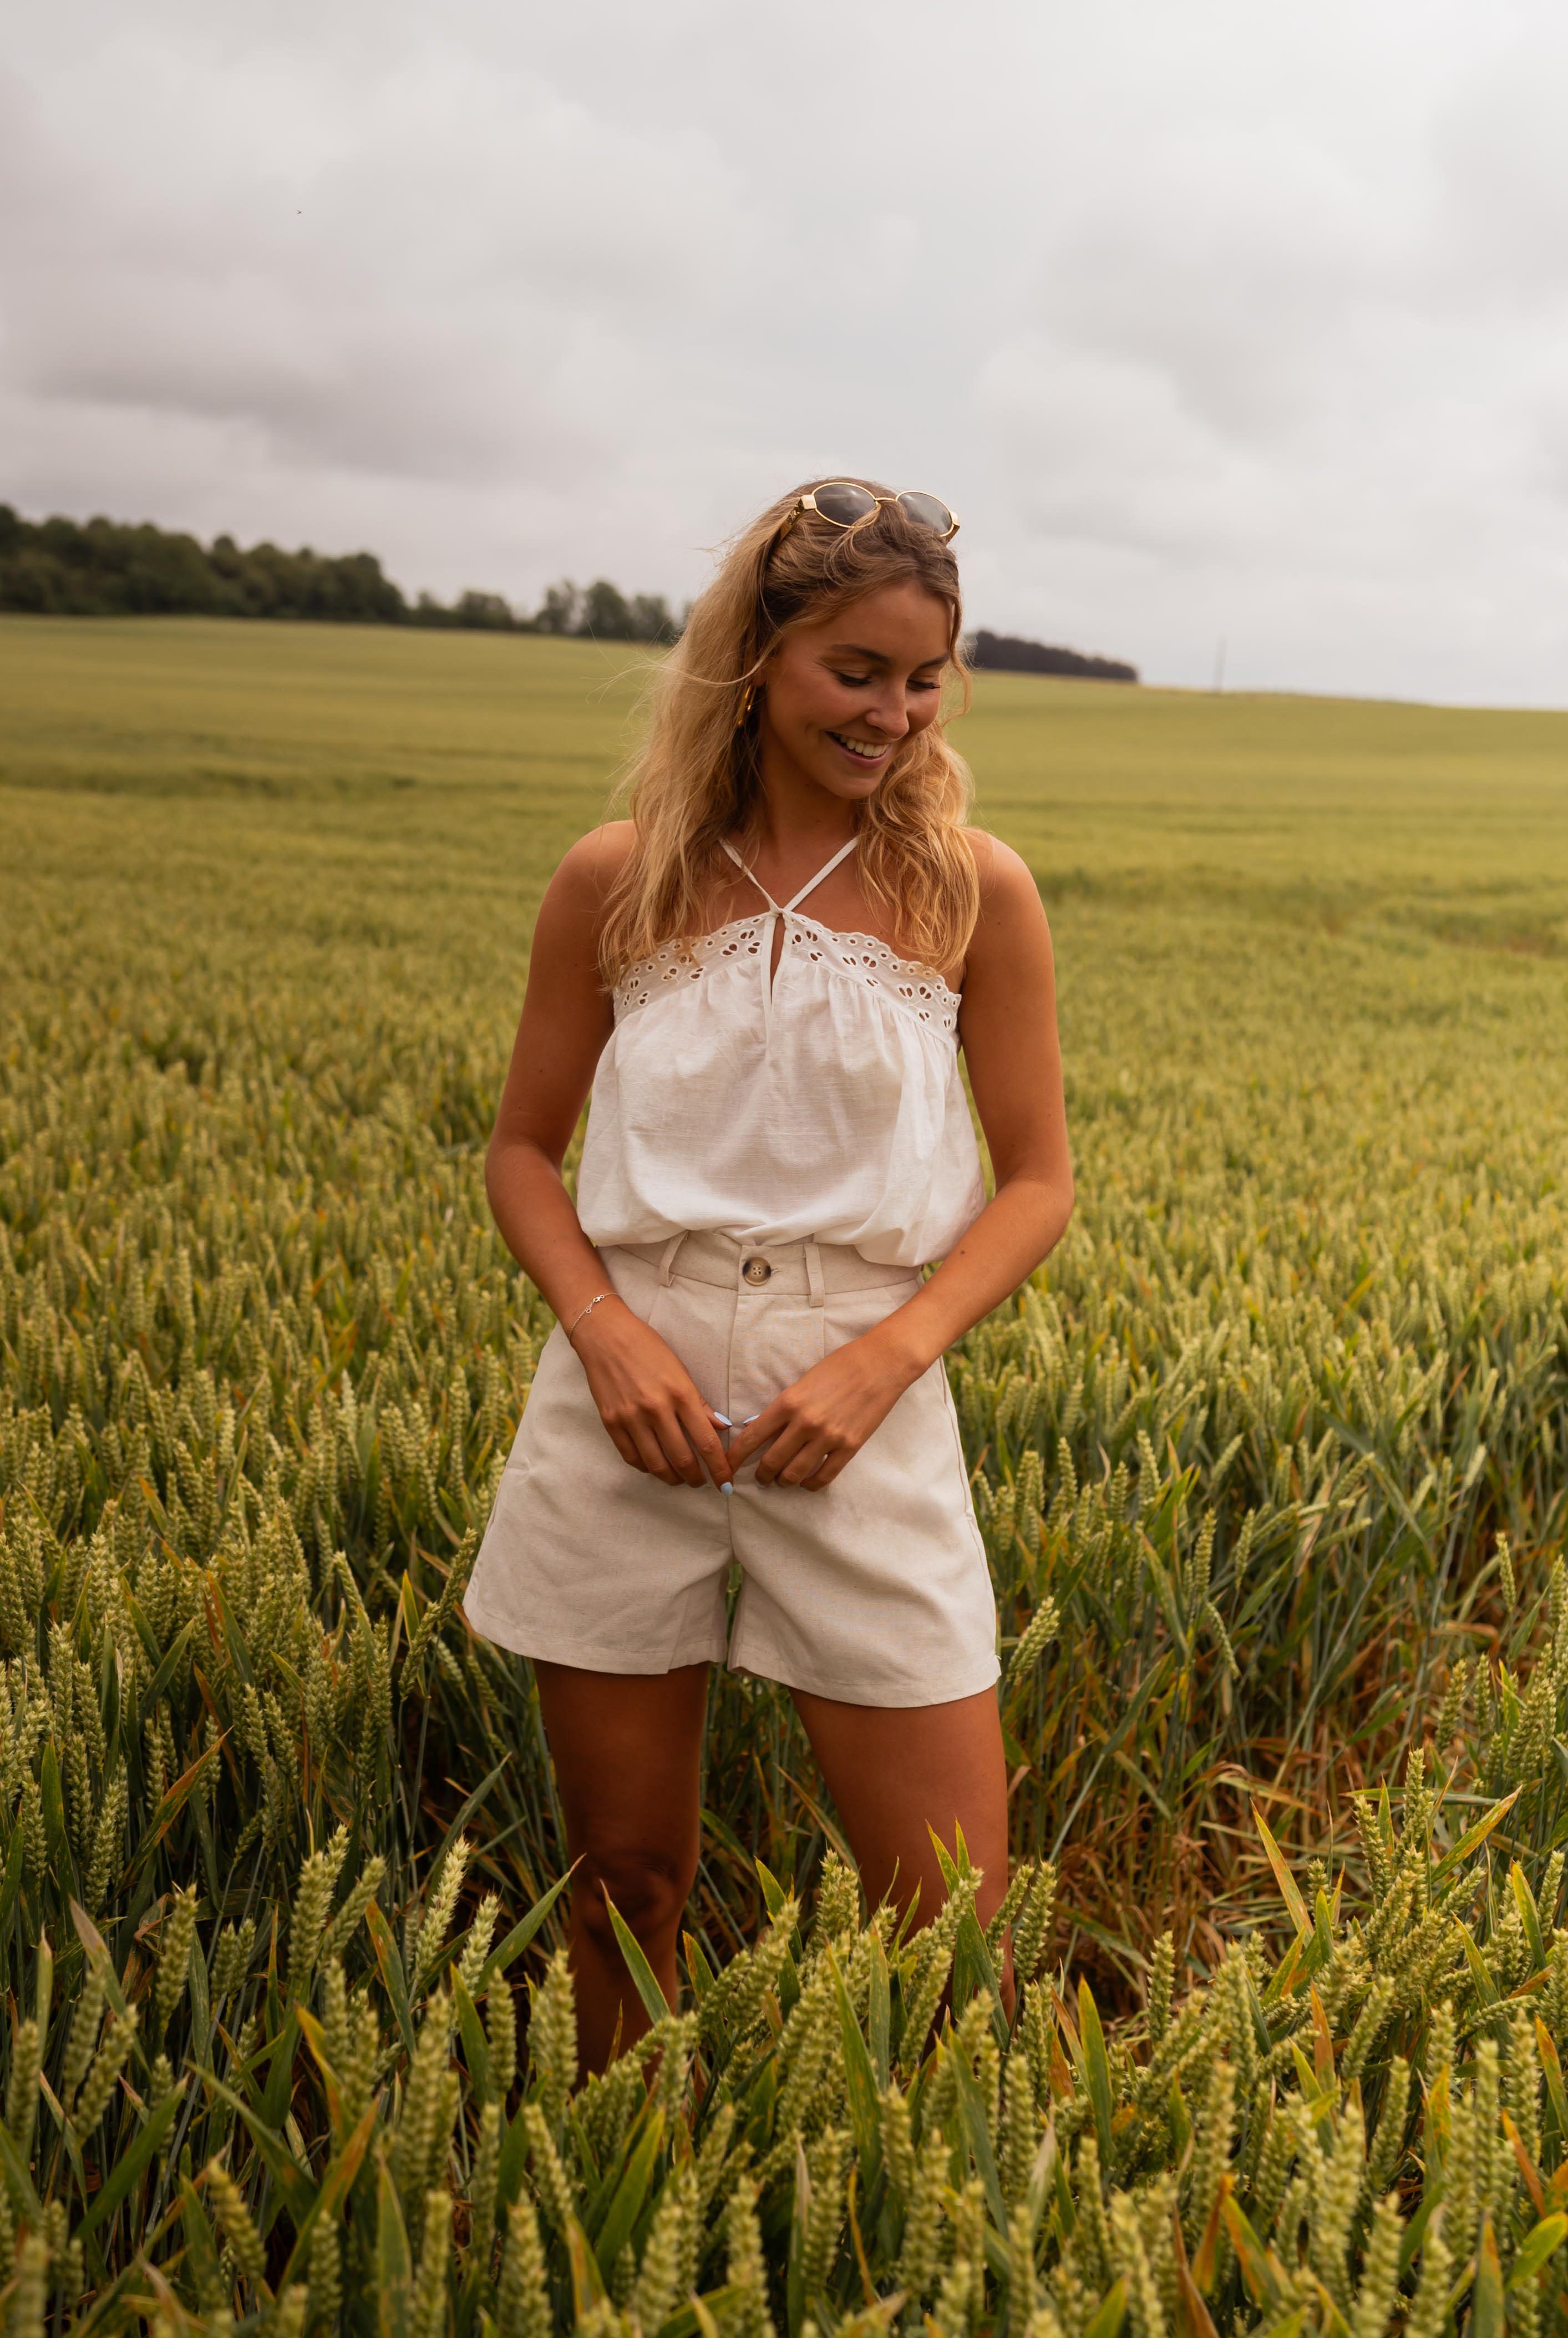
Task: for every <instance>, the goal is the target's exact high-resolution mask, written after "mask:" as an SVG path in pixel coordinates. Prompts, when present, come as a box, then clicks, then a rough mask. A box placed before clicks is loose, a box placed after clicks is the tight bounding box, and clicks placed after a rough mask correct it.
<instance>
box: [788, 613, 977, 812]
mask: <svg viewBox="0 0 1568 2338" xmlns="http://www.w3.org/2000/svg"><path fill="white" fill-rule="evenodd" d="M950 623H951V613H950V611H949V609H948V606H947V604H946V602H945V601H943V600H941V599H939V598H938V597H937V595H936V594H933V593H927V592H926V590H925V589H924V587H923V586H921V585H916V584H914V583H904V584H898V585H883V586H881V587H880V588H879V589H878V590H877V591H876V592H874V593H867V594H865V595H864V597H863V598H862V599H860V600H858V601H854V602H851V603H850V604H849V605H848V608H843V609H839V610H837V611H836V612H835V613H834V614H832V615H831V616H829V617H826V618H822V619H819V620H818V621H817V622H815V623H813V624H803V625H799V626H796V627H795V628H794V629H793V630H792V631H791V632H789V634H786V635H785V637H784V639H783V641H781V642H780V643H779V646H778V648H777V649H776V650H775V651H774V653H773V654H772V656H771V657H770V658H769V660H768V663H767V664H766V665H765V666H764V668H763V670H762V677H761V679H762V690H761V693H760V699H759V714H758V740H759V744H760V748H761V753H762V771H763V778H764V781H765V783H771V784H775V785H776V784H778V783H779V782H780V781H782V782H783V783H784V784H785V785H787V786H794V787H799V786H800V785H802V783H804V784H805V785H806V786H808V787H816V788H821V789H823V790H824V791H826V792H827V793H828V795H831V796H836V797H838V799H839V801H842V802H848V803H861V802H864V801H865V800H866V799H867V797H868V796H872V795H875V794H876V792H877V787H878V786H879V785H880V783H881V781H882V780H883V778H884V777H885V776H886V773H887V769H888V766H889V764H890V763H891V762H892V760H893V756H894V754H895V752H896V751H897V748H898V747H899V745H900V744H901V742H903V741H904V740H906V739H907V738H908V737H909V736H910V734H911V733H912V732H916V731H924V730H925V729H926V725H927V724H928V723H931V722H935V721H936V713H937V709H938V706H939V704H940V702H941V693H942V675H943V671H944V669H945V667H946V663H947V638H948V627H949V624H950Z"/></svg>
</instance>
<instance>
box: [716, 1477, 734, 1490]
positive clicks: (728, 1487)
mask: <svg viewBox="0 0 1568 2338" xmlns="http://www.w3.org/2000/svg"><path fill="white" fill-rule="evenodd" d="M719 1491H720V1493H721V1494H732V1493H733V1492H734V1491H735V1488H734V1487H733V1486H731V1485H729V1484H727V1483H726V1481H725V1480H724V1479H723V1478H720V1481H719Z"/></svg>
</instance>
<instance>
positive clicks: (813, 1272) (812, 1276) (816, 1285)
mask: <svg viewBox="0 0 1568 2338" xmlns="http://www.w3.org/2000/svg"><path fill="white" fill-rule="evenodd" d="M806 1288H807V1290H808V1291H809V1292H810V1294H811V1304H812V1306H813V1307H821V1306H823V1305H825V1303H826V1302H827V1298H828V1292H827V1289H826V1287H825V1285H824V1283H823V1281H822V1253H821V1252H820V1251H819V1250H818V1247H817V1245H816V1243H814V1242H811V1241H808V1242H807V1244H806Z"/></svg>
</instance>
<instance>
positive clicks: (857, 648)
mask: <svg viewBox="0 0 1568 2338" xmlns="http://www.w3.org/2000/svg"><path fill="white" fill-rule="evenodd" d="M828 655H829V656H830V657H858V658H864V659H865V660H866V662H867V664H868V665H891V664H892V663H893V661H892V659H891V658H890V657H888V656H887V655H886V654H885V653H883V652H882V651H881V650H868V649H866V648H864V647H863V646H862V644H861V643H858V642H831V643H828ZM946 663H947V653H946V650H938V651H937V653H936V656H935V657H928V658H917V659H916V662H915V664H914V666H913V668H912V669H911V671H912V672H913V673H919V671H920V669H921V667H922V666H927V665H946Z"/></svg>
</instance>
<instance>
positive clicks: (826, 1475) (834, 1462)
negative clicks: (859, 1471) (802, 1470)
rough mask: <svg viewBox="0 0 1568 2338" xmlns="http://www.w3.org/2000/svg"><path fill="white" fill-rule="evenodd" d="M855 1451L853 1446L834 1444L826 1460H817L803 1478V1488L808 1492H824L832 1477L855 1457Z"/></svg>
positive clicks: (839, 1472)
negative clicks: (814, 1467)
mask: <svg viewBox="0 0 1568 2338" xmlns="http://www.w3.org/2000/svg"><path fill="white" fill-rule="evenodd" d="M855 1453H856V1448H855V1447H854V1446H851V1445H838V1446H835V1447H834V1449H833V1450H832V1451H831V1452H830V1453H829V1454H828V1457H827V1459H826V1460H824V1461H822V1462H819V1463H818V1467H817V1468H816V1469H814V1470H813V1471H812V1472H811V1475H810V1476H809V1478H807V1479H806V1480H805V1483H804V1488H803V1490H804V1491H805V1492H806V1493H808V1494H825V1493H826V1492H827V1491H828V1487H829V1486H830V1485H831V1484H832V1483H833V1480H834V1478H837V1477H838V1476H840V1475H841V1474H842V1472H843V1471H844V1470H845V1469H848V1466H849V1463H850V1462H851V1461H852V1460H853V1459H855Z"/></svg>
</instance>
